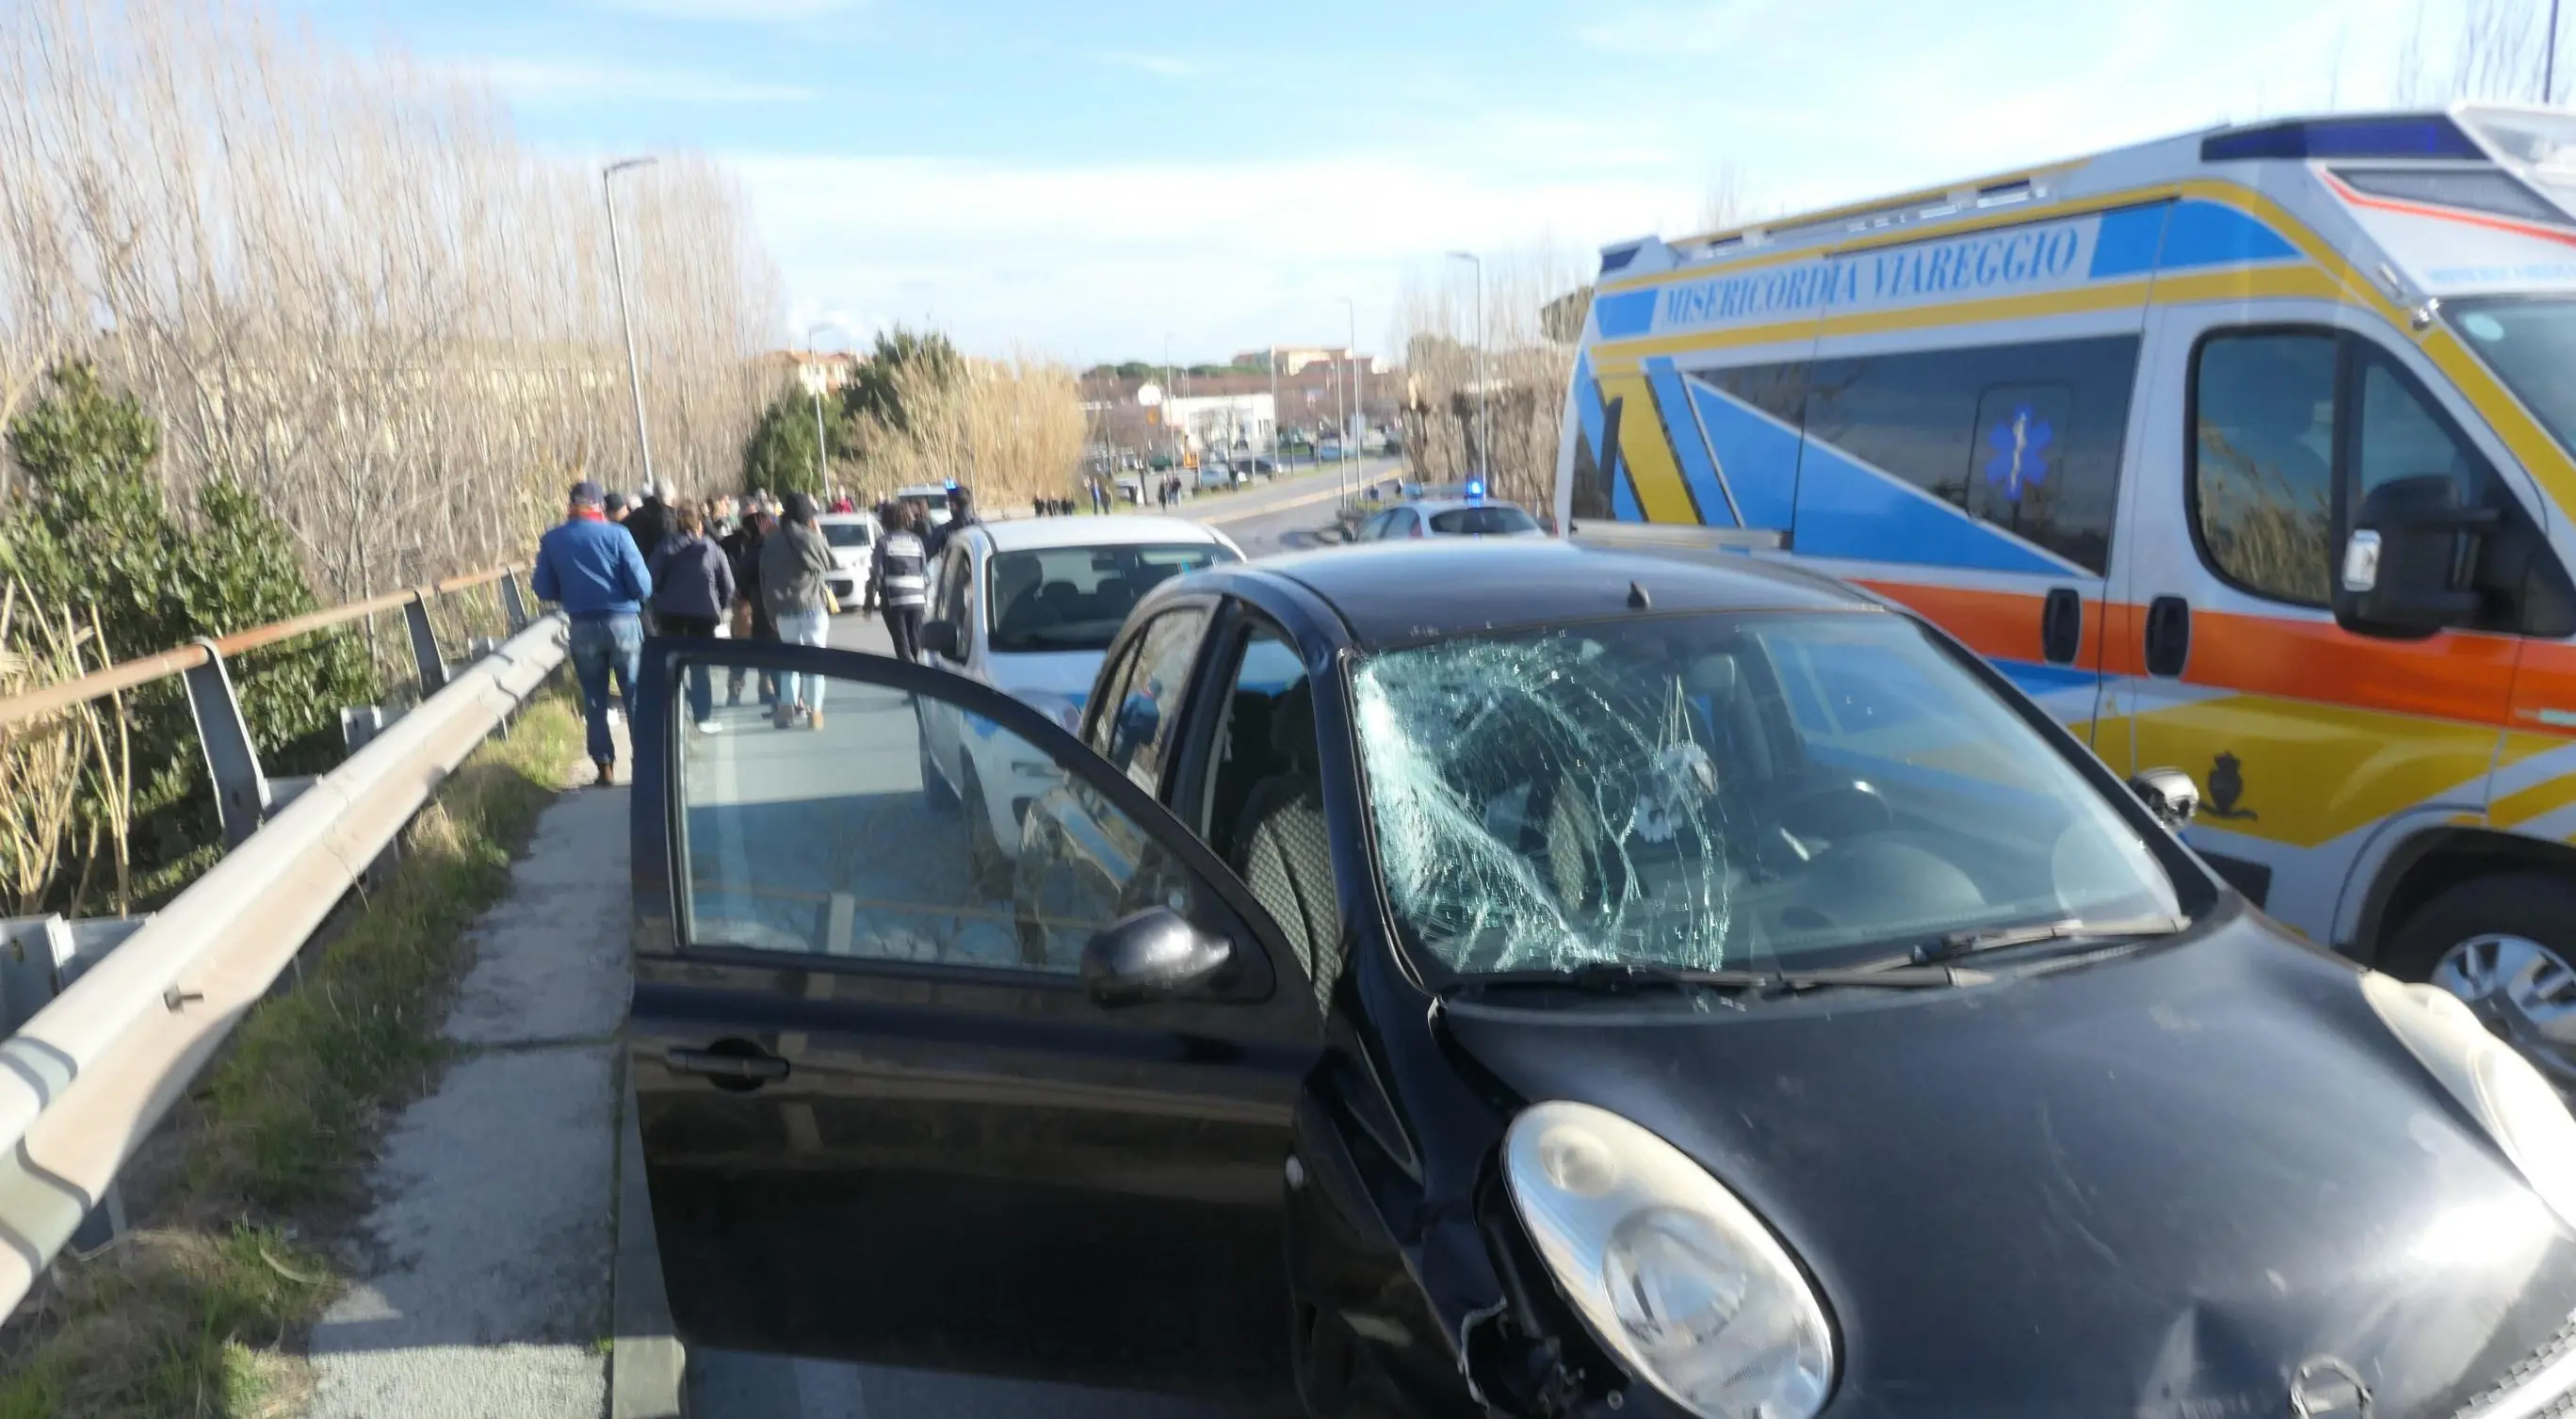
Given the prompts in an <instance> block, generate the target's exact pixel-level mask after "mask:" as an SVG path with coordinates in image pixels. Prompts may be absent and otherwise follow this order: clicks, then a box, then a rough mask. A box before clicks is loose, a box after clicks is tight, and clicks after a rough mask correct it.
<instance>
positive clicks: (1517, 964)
mask: <svg viewBox="0 0 2576 1419" xmlns="http://www.w3.org/2000/svg"><path fill="white" fill-rule="evenodd" d="M1058 525H1059V526H1062V525H1067V524H1058ZM1036 526H1037V527H1040V528H1046V527H1047V526H1048V524H1046V523H1039V524H1036ZM974 535H975V536H977V537H978V538H982V537H984V536H987V535H990V534H989V533H984V532H979V533H977V534H974ZM1158 535H1159V534H1158ZM971 545H978V546H985V544H983V543H981V542H978V543H976V544H971ZM985 550H986V551H987V552H989V551H990V548H989V546H985ZM1087 570H1088V569H1087V565H1086V564H1080V563H1077V565H1076V567H1075V568H1073V571H1074V572H1075V574H1076V575H1083V574H1087ZM995 575H996V577H998V572H996V573H995ZM1040 584H1041V585H1044V584H1047V583H1046V580H1045V579H1042V580H1041V582H1040ZM965 585H966V587H967V588H968V589H969V591H968V593H967V594H976V593H975V592H974V589H975V588H980V587H982V586H983V585H984V583H982V582H979V581H974V580H969V581H968V582H967V583H965ZM950 604H951V606H952V609H953V608H954V606H955V604H956V603H955V602H953V601H952V602H951V603H950ZM1003 619H1004V621H1005V622H1007V621H1008V620H1009V617H1008V616H1007V615H1005V617H1004V618H1003ZM968 622H969V623H976V624H980V622H976V621H975V618H973V617H972V616H969V617H968ZM1084 634H1085V637H1086V644H1088V643H1090V642H1091V641H1092V640H1095V639H1098V637H1096V636H1094V635H1092V634H1091V633H1089V632H1087V631H1086V632H1085V633H1084ZM935 663H944V662H935ZM693 664H705V665H711V666H717V667H722V666H728V665H745V666H761V667H768V668H773V669H794V670H798V671H803V672H810V673H816V674H820V675H823V676H826V677H829V678H831V679H837V680H839V681H841V682H842V683H841V685H839V686H836V687H834V689H833V690H832V704H833V712H832V717H831V726H830V728H829V729H825V730H818V731H817V732H815V733H813V734H810V735H804V736H789V737H784V738H779V739H755V738H752V737H748V736H746V737H742V738H735V737H733V736H724V737H720V738H718V739H715V740H695V739H693V738H691V737H690V736H686V735H685V734H683V733H682V732H681V731H682V730H684V729H685V727H686V726H685V724H684V723H682V720H683V718H684V717H683V716H681V715H678V714H675V713H673V709H674V704H673V701H674V697H675V695H676V692H677V690H678V688H679V686H680V683H681V674H682V672H683V671H685V670H686V669H687V668H688V667H689V666H691V665H693ZM639 703H640V704H641V705H642V706H643V707H644V709H643V711H642V714H641V720H642V722H640V723H639V724H638V726H637V731H636V732H637V739H636V743H637V761H638V765H639V771H638V775H637V782H636V786H635V790H634V793H633V797H632V805H633V806H632V810H631V811H632V812H633V813H634V814H635V815H636V817H635V823H634V827H635V847H636V851H635V853H634V855H633V862H634V874H635V879H634V880H635V899H634V900H635V909H636V912H637V914H638V915H637V922H636V943H637V944H636V949H635V953H634V959H635V972H636V987H635V993H634V1004H633V1010H632V1015H631V1019H630V1024H629V1028H628V1035H627V1038H628V1042H629V1049H630V1055H629V1064H628V1077H629V1078H630V1079H631V1080H633V1082H634V1088H635V1091H636V1099H637V1105H638V1112H637V1119H638V1124H639V1128H640V1135H641V1142H642V1152H643V1160H644V1167H645V1170H646V1173H647V1180H648V1183H649V1193H650V1197H651V1201H652V1206H653V1209H654V1223H655V1230H656V1232H657V1234H658V1238H659V1244H660V1247H661V1253H662V1257H661V1259H662V1263H663V1272H664V1275H665V1277H666V1278H667V1283H668V1290H669V1296H670V1305H671V1312H672V1315H673V1317H674V1319H675V1321H676V1323H677V1330H678V1334H679V1336H680V1338H681V1339H682V1340H683V1341H684V1342H686V1343H688V1344H690V1345H705V1346H714V1347H722V1348H728V1349H739V1350H755V1351H771V1352H790V1353H799V1354H810V1355H817V1356H825V1357H830V1358H835V1359H843V1360H854V1361H870V1362H877V1363H884V1364H891V1365H925V1364H927V1365H936V1366H939V1367H942V1368H947V1369H956V1370H973V1371H986V1372H993V1373H1006V1374H1012V1375H1017V1376H1022V1377H1030V1378H1061V1379H1069V1380H1080V1381H1086V1382H1093V1383H1110V1384H1117V1385H1121V1386H1145V1387H1152V1388H1171V1389H1209V1390H1224V1391H1230V1392H1234V1393H1241V1392H1242V1391H1244V1390H1246V1389H1247V1388H1257V1387H1259V1386H1262V1385H1264V1384H1278V1385H1281V1386H1287V1385H1293V1386H1294V1388H1295V1389H1296V1391H1297V1393H1298V1395H1299V1397H1300V1398H1301V1399H1302V1401H1303V1403H1304V1404H1305V1406H1306V1407H1307V1409H1308V1410H1309V1412H1311V1413H1314V1414H1319V1415H1338V1414H1354V1415H1357V1414H1368V1415H1377V1414H1387V1413H1406V1414H1431V1415H1468V1414H1488V1413H1490V1414H1501V1415H1513V1416H1541V1415H1545V1416H1585V1419H1602V1416H1610V1415H1619V1416H1627V1415H1641V1416H1661V1419H1674V1417H1675V1416H1684V1415H1689V1416H1700V1417H1701V1419H1708V1417H1709V1416H1736V1415H1761V1416H1766V1419H1818V1416H1824V1415H1847V1416H1879V1415H1891V1414H1906V1413H1923V1414H1936V1413H1937V1414H2015V1415H2060V1414H2063V1415H2074V1414H2119V1415H2124V1416H2126V1415H2140V1414H2144V1415H2151V1416H2158V1419H2187V1416H2193V1415H2207V1414H2229V1415H2235V1414H2243V1415H2260V1414H2276V1413H2291V1414H2302V1415H2309V1416H2325V1415H2332V1416H2337V1419H2361V1416H2364V1415H2374V1414H2375V1415H2386V1416H2390V1419H2396V1416H2416V1415H2423V1416H2436V1417H2437V1419H2439V1417H2440V1416H2455V1415H2458V1416H2507V1415H2534V1414H2543V1413H2555V1412H2559V1411H2561V1410H2563V1409H2564V1408H2565V1407H2566V1406H2567V1405H2568V1404H2569V1403H2570V1400H2569V1398H2568V1396H2569V1395H2570V1393H2571V1387H2572V1386H2576V1359H2571V1358H2570V1357H2571V1355H2576V1349H2571V1346H2570V1342H2569V1339H2568V1337H2569V1334H2570V1329H2569V1322H2568V1317H2569V1315H2570V1314H2571V1313H2576V1120H2571V1119H2570V1117H2569V1114H2568V1111H2567V1108H2566V1106H2565V1105H2564V1104H2563V1103H2562V1102H2561V1101H2560V1099H2559V1098H2558V1097H2557V1095H2556V1094H2555V1093H2554V1092H2553V1091H2552V1090H2551V1089H2550V1088H2549V1086H2548V1085H2547V1083H2546V1082H2545V1081H2544V1080H2543V1079H2542V1077H2541V1076H2540V1075H2539V1074H2538V1073H2537V1072H2536V1071H2535V1070H2534V1069H2533V1068H2532V1067H2531V1065H2530V1064H2529V1063H2528V1062H2527V1061H2526V1060H2524V1059H2523V1058H2522V1057H2521V1056H2519V1055H2517V1054H2515V1053H2514V1052H2513V1051H2511V1050H2510V1049H2509V1048H2507V1047H2506V1046H2505V1045H2504V1044H2503V1043H2502V1042H2501V1041H2499V1040H2497V1039H2496V1038H2494V1037H2493V1036H2491V1035H2490V1034H2488V1033H2487V1031H2486V1030H2485V1029H2484V1028H2482V1026H2481V1025H2480V1023H2479V1022H2478V1020H2477V1019H2476V1018H2475V1017H2474V1016H2472V1015H2471V1014H2470V1013H2469V1011H2468V1010H2467V1008H2466V1007H2465V1006H2463V1005H2461V1004H2460V1003H2459V1002H2458V1001H2456V1000H2454V999H2452V998H2451V997H2449V996H2447V995H2444V994H2442V993H2441V992H2439V991H2437V990H2435V989H2433V988H2431V987H2428V986H2427V987H2417V986H2407V985H2402V984H2399V983H2398V982H2396V981H2394V980H2391V979H2390V978H2388V977H2385V976H2381V975H2377V974H2375V973H2372V972H2369V971H2366V970H2364V969H2362V968H2360V967H2359V966H2357V965H2355V964H2354V963H2352V962H2350V961H2347V960H2343V959H2340V958H2337V957H2335V956H2333V955H2331V954H2329V953H2327V952H2324V951H2321V950H2319V949H2317V948H2315V947H2313V946H2311V945H2310V944H2308V943H2307V942H2305V941H2303V940H2300V939H2297V938H2295V937H2293V936H2291V935H2290V934H2289V933H2288V932H2286V931H2285V930H2284V929H2282V928H2281V927H2279V926H2277V925H2275V924H2274V923H2272V922H2271V921H2270V920H2269V919H2267V918H2266V917H2264V916H2263V915H2262V914H2261V913H2259V912H2257V911H2255V910H2253V909H2251V908H2250V906H2249V905H2248V904H2247V902H2246V901H2245V899H2244V898H2243V897H2242V896H2241V895H2240V894H2239V893H2238V892H2237V891H2236V890H2235V889H2233V888H2232V887H2230V886H2229V885H2228V884H2227V883H2226V882H2224V881H2223V880H2221V879H2220V878H2218V877H2217V876H2216V875H2214V874H2213V873H2212V872H2211V871H2210V869H2209V868H2208V867H2207V866H2206V865H2204V864H2203V863H2202V862H2201V861H2200V860H2199V859H2197V858H2196V857H2194V856H2193V855H2192V854H2191V853H2190V852H2188V851H2187V850H2185V849H2184V848H2183V847H2182V846H2181V844H2180V842H2179V841H2178V840H2177V839H2176V838H2175V837H2174V835H2173V833H2172V831H2171V828H2172V825H2173V824H2175V823H2177V822H2179V821H2181V820H2182V819H2184V818H2185V817H2187V816H2188V815H2189V813H2190V810H2191V807H2192V806H2193V803H2194V801H2195V797H2196V794H2195V790H2194V789H2193V787H2192V785H2191V783H2190V781H2189V779H2188V778H2186V777H2185V776H2183V775H2182V774H2180V773H2176V772H2173V771H2169V770H2160V771H2150V772H2148V773H2145V774H2141V775H2139V776H2138V777H2137V778H2136V779H2134V780H2131V781H2129V782H2126V783H2124V782H2123V780H2121V779H2120V778H2118V777H2116V776H2115V775H2114V774H2113V773H2112V772H2111V770H2110V769H2109V768H2108V767H2107V766H2106V765H2105V764H2104V763H2103V762H2102V761H2101V760H2100V759H2099V758H2097V757H2096V756H2095V755H2094V753H2093V752H2092V751H2091V749H2089V748H2088V747H2087V746H2086V745H2085V744H2084V743H2083V742H2082V741H2080V740H2078V739H2077V738H2075V737H2073V736H2071V735H2070V734H2068V733H2067V732H2066V731H2065V730H2064V729H2063V728H2061V727H2060V726H2058V725H2057V724H2056V723H2054V722H2053V721H2052V720H2051V719H2050V718H2049V717H2048V715H2047V714H2046V713H2045V712H2044V711H2043V710H2042V709H2041V708H2040V707H2039V706H2038V705H2036V704H2034V703H2033V702H2032V700H2031V699H2030V698H2029V697H2028V696H2026V695H2024V694H2023V693H2022V692H2020V691H2019V690H2018V689H2016V688H2015V687H2014V686H2013V684H2012V683H2011V682H2010V681H2009V680H2008V679H2006V678H2005V677H2004V676H2003V675H2001V674H2000V673H1999V672H1998V671H1996V670H1995V669H1994V668H1993V667H1991V666H1989V665H1988V664H1986V663H1985V662H1983V661H1981V660H1979V659H1978V658H1977V657H1976V656H1975V655H1974V654H1972V653H1971V652H1970V651H1969V650H1967V649H1966V648H1965V647H1963V646H1961V645H1960V644H1959V643H1958V642H1956V641H1955V640H1953V639H1951V638H1950V637H1949V636H1948V635H1946V634H1944V633H1943V632H1941V631H1939V630H1938V629H1936V628H1934V627H1933V626H1931V625H1930V624H1928V623H1927V622H1925V621H1923V620H1922V619H1920V618H1918V617H1916V616H1915V615H1913V614H1912V613H1910V612H1907V611H1904V610H1902V609H1899V608H1895V607H1891V606H1888V605H1885V604H1882V603H1879V602H1877V601H1875V600H1874V599H1872V598H1869V597H1867V596H1864V595H1863V594H1861V593H1859V592H1857V591H1855V590H1853V589H1851V588H1848V587H1844V586H1841V585H1839V584H1837V583H1833V582H1830V581H1827V580H1825V579H1823V578H1821V577H1818V576H1814V575H1811V574H1809V573H1806V572H1802V571H1800V570H1797V569H1795V568H1792V567H1787V566H1783V565H1780V564H1778V563H1774V562H1771V561H1768V560H1764V559H1756V558H1750V557H1746V558H1737V559H1733V560H1732V561H1729V562H1724V563H1718V562H1709V563H1689V562H1681V561H1677V560H1674V559H1671V558H1668V557H1663V556H1659V555H1655V554H1652V553H1645V552H1622V553H1604V552H1597V551H1586V550H1583V549H1580V548H1577V547H1574V546H1571V545H1569V544H1567V543H1566V542H1564V541H1560V540H1553V539H1551V540H1546V541H1536V540H1520V539H1485V540H1462V541H1458V542H1454V543H1448V544H1442V545H1434V546H1431V547H1426V548H1408V549H1402V550H1397V549H1390V548H1361V549H1356V550H1350V551H1339V552H1328V553H1320V554H1312V555H1307V556H1300V557H1290V558H1282V559H1276V560H1271V561H1265V562H1261V563H1242V564H1236V563H1230V562H1229V563H1227V564H1224V565H1218V566H1212V567H1210V568H1208V569H1206V570H1204V571H1201V572H1199V573H1196V574H1194V575H1189V576H1177V577H1172V578H1170V579H1167V580H1165V581H1164V582H1163V583H1162V584H1161V585H1160V586H1159V587H1157V588H1156V589H1155V590H1154V591H1153V592H1151V593H1149V594H1147V595H1146V596H1145V597H1144V598H1143V599H1142V600H1141V601H1139V602H1137V603H1136V605H1135V607H1134V610H1133V611H1132V612H1131V613H1129V615H1128V617H1127V622H1126V625H1125V627H1124V628H1123V629H1122V630H1120V631H1119V632H1118V633H1117V635H1116V637H1115V639H1114V640H1111V641H1109V642H1108V644H1107V648H1106V652H1105V659H1104V660H1103V661H1102V664H1101V670H1100V674H1099V676H1098V679H1097V681H1096V683H1095V687H1094V689H1093V690H1092V692H1091V695H1090V697H1089V700H1088V702H1087V704H1086V705H1085V706H1084V708H1083V711H1082V713H1081V714H1080V716H1079V717H1078V718H1077V719H1074V720H1073V721H1072V722H1073V724H1074V725H1075V729H1073V730H1068V729H1067V728H1066V723H1067V719H1066V716H1064V714H1063V713H1062V710H1061V707H1060V706H1059V707H1051V708H1049V709H1040V708H1037V707H1035V706H1032V705H1031V704H1029V703H1027V702H1025V701H1023V700H1021V699H1018V698H1014V697H1013V696H1011V695H1009V694H1006V693H1004V692H1002V691H1001V690H999V689H997V688H995V687H994V686H992V685H988V684H984V683H980V682H978V681H976V680H971V679H969V678H967V677H964V676H961V675H955V674H947V673H941V672H940V671H937V670H934V669H931V668H929V667H925V666H922V665H917V664H910V663H905V662H901V661H897V660H894V659H892V658H889V657H884V656H874V655H865V654H859V653H855V652H847V651H833V650H826V649H822V648H818V647H805V646H788V645H778V644H774V643H763V644H742V643H737V642H725V641H707V640H688V641H658V640H657V641H655V642H653V643H651V645H650V646H649V647H648V649H647V653H646V656H645V669H644V685H643V690H642V693H641V695H640V697H639ZM844 706H847V708H844ZM939 715H949V716H953V717H955V718H956V719H957V720H958V721H959V722H960V723H962V724H964V725H966V726H967V728H966V730H965V732H966V733H968V734H969V735H970V736H972V737H973V738H975V739H976V740H977V741H978V742H979V743H981V744H983V745H984V746H986V747H985V748H984V750H983V751H982V752H984V753H987V754H990V755H993V756H996V761H998V762H1008V763H1011V764H1013V765H1015V766H1025V772H1027V773H1029V774H1030V775H1032V777H1031V779H1030V782H1031V784H1032V785H1033V786H1034V784H1035V783H1036V781H1037V779H1038V778H1041V777H1044V776H1047V775H1054V776H1056V777H1057V779H1058V781H1057V782H1055V783H1053V784H1052V785H1051V786H1049V787H1046V788H1044V789H1042V790H1040V791H1039V792H1038V794H1037V796H1036V798H1035V799H1034V801H1033V802H1031V803H1030V804H1029V806H1028V807H1027V809H1026V812H1025V815H1024V819H1025V821H1024V824H1023V826H1022V830H1021V836H1020V838H1019V839H1018V842H1017V851H1016V854H1015V855H1014V858H1013V862H1012V865H1011V871H1010V872H1009V874H1008V880H1007V884H1006V886H1005V887H1003V888H1001V889H998V890H997V889H996V888H995V886H994V885H993V884H992V883H991V882H990V880H989V879H985V878H983V877H982V874H981V873H980V872H979V871H978V870H976V868H975V866H974V862H975V849H974V848H973V846H972V843H971V838H970V836H969V835H970V834H971V833H973V832H976V831H984V830H990V829H993V828H995V827H996V826H997V824H996V823H995V821H994V820H991V819H984V820H982V821H983V823H984V827H983V828H982V829H979V828H977V827H976V826H975V825H976V823H977V822H978V815H975V814H968V815H965V822H964V823H962V824H961V823H960V822H959V821H958V815H956V814H955V812H954V809H953V806H952V805H953V799H952V798H951V796H950V795H951V788H950V781H949V780H947V779H946V778H945V777H944V771H942V770H939V769H935V768H934V769H932V770H930V771H928V772H925V773H924V774H922V775H921V777H920V778H919V779H918V780H916V778H915V776H914V773H913V762H914V760H915V758H916V755H918V754H921V753H923V752H924V751H923V750H921V748H920V747H919V740H918V736H919V735H920V733H921V732H922V727H923V726H924V725H926V724H929V723H931V722H933V720H934V719H935V718H936V717H937V716H939ZM684 740H685V741H687V742H683V741H684ZM1022 771H1023V770H1022V769H1021V768H1017V767H1015V768H1014V770H1013V772H1015V773H1017V772H1022Z"/></svg>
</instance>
